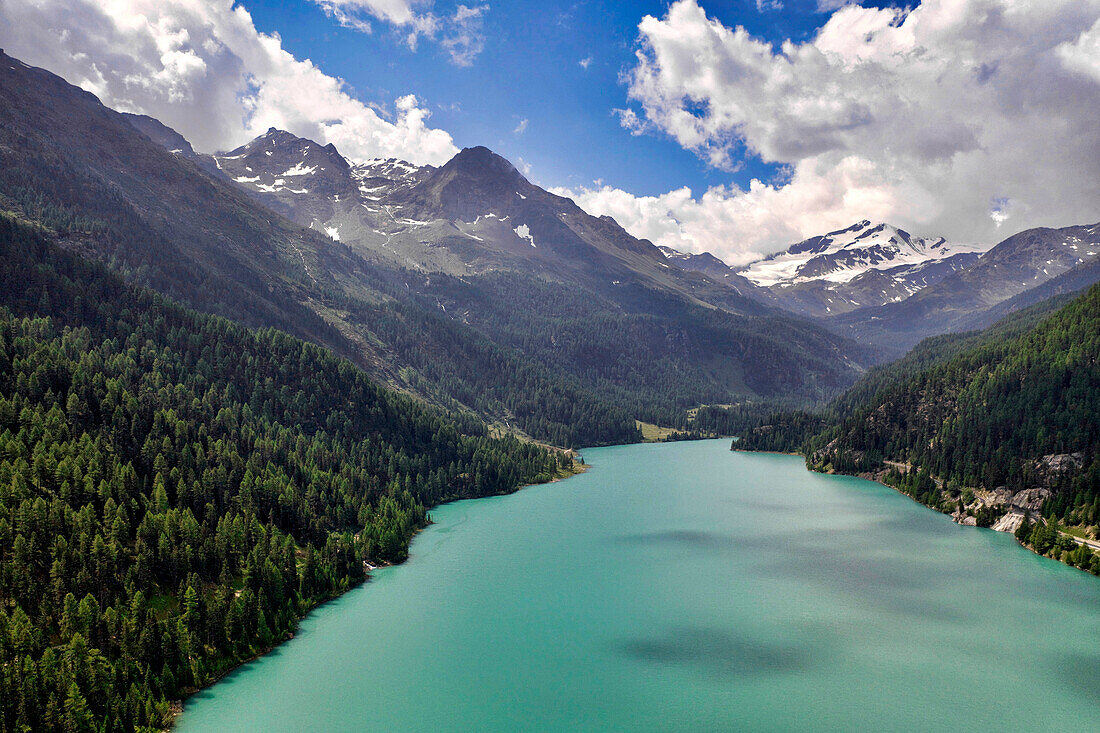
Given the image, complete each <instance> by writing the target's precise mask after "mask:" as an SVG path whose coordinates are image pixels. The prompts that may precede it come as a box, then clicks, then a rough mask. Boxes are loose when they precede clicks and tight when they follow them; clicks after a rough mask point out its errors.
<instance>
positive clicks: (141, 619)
mask: <svg viewBox="0 0 1100 733" xmlns="http://www.w3.org/2000/svg"><path fill="white" fill-rule="evenodd" d="M0 304H2V306H3V307H2V308H0V666H2V673H0V728H2V729H3V730H23V729H29V730H47V729H57V730H133V729H157V728H162V727H163V726H165V725H166V723H167V722H168V720H169V718H170V703H169V701H170V700H173V699H178V698H180V697H181V696H183V695H185V694H186V693H187V692H188V691H189V690H192V689H194V688H196V687H198V686H200V685H203V684H206V683H209V682H210V681H212V680H213V679H215V678H216V677H217V676H219V675H220V674H222V673H223V672H225V671H226V670H227V669H229V668H231V667H232V666H234V665H236V664H237V663H239V662H240V661H241V660H244V659H247V658H249V657H251V656H253V655H255V654H257V653H259V652H261V651H263V650H265V649H267V648H269V647H270V646H271V645H273V644H274V643H276V642H277V641H279V640H281V639H283V638H286V636H287V635H288V634H290V633H291V632H292V631H293V630H294V629H295V626H296V622H297V620H298V619H299V618H300V617H301V616H302V614H303V613H305V612H306V611H307V610H308V609H309V608H311V607H312V606H314V605H316V604H317V603H319V602H321V601H323V600H325V599H327V598H331V597H332V596H334V595H336V594H338V593H340V592H342V591H343V590H345V589H347V588H348V587H350V586H352V585H354V584H356V583H358V582H360V581H362V580H363V578H364V563H365V562H371V563H381V562H390V561H400V560H402V559H403V558H404V557H405V553H406V547H407V544H408V541H409V539H410V538H411V536H412V534H413V533H414V532H415V531H416V530H417V529H418V528H419V527H422V526H423V525H424V524H425V522H426V521H427V515H426V508H427V507H429V506H431V505H433V504H436V503H438V502H440V501H444V500H447V499H451V498H457V497H474V496H483V495H489V494H498V493H502V492H508V491H512V490H514V489H516V488H517V487H518V486H520V485H522V484H524V483H529V482H536V481H545V480H548V479H550V478H551V477H553V476H556V475H559V474H562V473H563V472H565V471H568V470H569V467H570V460H569V459H568V458H567V457H566V456H565V455H563V454H557V453H554V452H551V451H549V450H546V449H543V448H540V447H537V446H534V445H531V444H528V443H522V442H520V441H519V440H516V439H514V438H505V439H494V438H490V437H488V436H487V430H486V427H485V426H484V425H483V424H482V423H481V422H480V421H479V420H476V419H474V418H471V417H468V416H462V415H456V414H445V413H443V412H441V411H439V410H436V409H431V408H428V407H425V406H424V405H422V404H421V403H418V402H416V401H414V400H412V399H410V398H407V397H404V396H400V395H397V394H395V393H392V392H388V391H386V390H384V389H381V388H379V387H378V386H376V385H375V384H374V383H373V382H372V381H371V380H370V379H369V378H368V377H366V375H365V374H364V373H363V372H362V371H360V370H359V369H358V368H356V367H355V366H353V365H352V364H350V363H349V362H347V361H344V360H341V359H339V358H337V357H335V356H333V355H332V354H331V353H330V352H328V351H326V350H325V349H323V348H320V347H317V346H314V345H312V344H308V343H305V342H302V341H300V340H298V339H296V338H293V337H291V336H288V335H286V334H284V333H281V332H279V331H275V330H264V331H251V330H248V329H246V328H244V327H242V326H239V325H237V324H234V323H232V322H230V321H227V320H224V319H222V318H218V317H214V316H209V315H203V314H199V313H196V312H194V311H191V310H188V309H186V308H183V307H181V306H178V305H176V304H174V303H173V302H171V301H169V300H166V299H164V298H163V297H162V296H160V295H157V294H155V293H153V292H152V291H149V290H145V289H142V288H138V287H134V286H130V285H127V284H125V283H124V282H123V281H122V280H121V279H120V278H119V277H118V276H116V275H114V274H111V273H109V272H108V271H107V270H106V269H104V268H103V267H101V266H99V265H97V264H94V263H91V262H89V261H87V260H84V259H82V258H80V257H77V256H74V255H71V254H68V253H65V252H63V251H61V250H59V249H58V248H56V247H55V246H54V245H52V244H51V243H50V242H49V241H47V239H46V238H45V237H43V236H42V235H41V234H40V233H39V232H38V231H36V230H35V229H34V228H33V227H30V226H27V225H24V224H20V223H17V222H15V221H13V220H12V219H10V218H0Z"/></svg>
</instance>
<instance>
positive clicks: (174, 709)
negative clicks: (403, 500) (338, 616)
mask: <svg viewBox="0 0 1100 733" xmlns="http://www.w3.org/2000/svg"><path fill="white" fill-rule="evenodd" d="M567 452H569V453H571V454H572V455H573V467H572V471H571V473H569V475H567V476H561V475H559V476H555V477H554V478H552V479H550V480H549V481H543V482H541V483H530V484H522V485H520V486H517V487H516V488H515V489H514V490H513V491H508V492H505V493H503V494H487V495H485V496H472V497H467V498H455V499H450V500H448V501H445V502H441V503H439V504H435V505H434V506H432V507H431V508H430V509H428V510H427V513H428V519H427V523H426V524H425V525H424V526H423V527H418V528H417V529H416V530H414V531H413V533H412V534H411V535H410V536H409V539H408V541H407V542H406V546H405V549H406V550H408V548H409V547H410V546H411V545H412V542H413V540H414V539H416V536H417V535H418V534H420V533H421V532H423V531H424V530H426V529H427V528H428V527H430V526H431V525H433V524H434V522H433V521H432V520H431V514H430V512H431V510H432V509H436V508H438V507H441V506H444V505H446V504H450V503H452V502H456V501H477V500H478V499H488V498H490V497H492V496H512V495H513V494H518V493H519V492H521V491H523V490H524V489H527V488H530V487H532V486H546V485H548V484H556V483H559V482H561V481H565V480H567V479H571V478H573V477H574V476H579V475H580V474H582V473H584V472H586V471H587V470H588V468H589V466H588V464H587V463H581V462H580V461H579V460H577V459H578V458H580V451H578V450H571V449H570V450H568V451H567ZM408 560H409V558H408V557H407V556H406V558H405V559H404V560H402V561H401V562H399V563H392V562H382V563H381V564H379V565H370V564H369V563H367V562H366V561H364V562H363V565H364V570H365V573H364V576H363V579H362V580H360V581H359V582H357V583H353V584H352V585H349V586H348V587H347V588H345V589H343V590H341V591H340V592H339V593H335V594H334V595H332V596H330V597H328V598H325V599H323V600H321V601H319V602H317V603H315V604H313V605H312V606H310V607H309V608H307V609H305V611H304V612H303V613H302V614H301V615H300V616H299V617H298V618H297V621H296V623H295V630H297V627H298V624H300V623H301V622H302V621H304V620H306V619H307V618H308V617H309V616H310V614H312V613H313V612H314V611H316V610H317V609H319V608H321V607H322V606H325V605H328V604H329V603H332V602H333V601H335V600H337V599H339V598H343V597H344V596H345V595H347V594H348V593H349V592H351V591H353V590H355V589H356V588H361V587H363V586H364V585H367V584H368V583H370V581H371V575H370V573H371V572H372V571H374V570H380V569H382V568H392V567H398V566H400V565H404V564H405V563H406V562H408ZM295 636H296V634H295V632H291V633H290V634H288V635H287V636H286V637H284V638H282V639H279V640H278V641H276V642H275V643H273V644H272V645H271V646H270V647H266V648H264V649H263V650H261V651H258V652H256V653H255V654H253V655H252V656H250V657H248V658H247V659H242V660H241V661H239V662H237V663H236V664H233V665H232V666H230V667H228V668H227V669H225V670H224V671H223V672H221V673H220V674H218V675H217V676H216V677H215V678H214V679H212V680H210V682H208V683H206V684H204V685H202V686H201V687H196V688H195V689H194V690H191V691H190V692H188V693H187V696H186V697H182V698H180V699H178V700H170V701H169V705H170V717H169V720H168V722H167V725H166V726H165V727H163V728H161V729H160V730H162V731H164V733H169V732H170V731H171V730H173V729H174V728H175V727H176V723H177V722H178V721H179V719H180V718H181V717H182V716H183V713H184V708H185V706H186V703H187V700H189V699H190V698H191V697H192V696H193V695H196V694H198V693H200V692H202V691H203V690H207V689H209V688H211V687H213V686H214V685H216V684H217V683H219V682H221V681H222V680H223V679H225V678H226V677H228V676H229V675H230V674H232V673H234V672H236V671H237V670H239V669H241V668H242V667H244V666H245V665H246V664H250V663H252V662H255V661H256V660H258V659H260V658H261V657H265V656H267V655H268V654H270V653H271V652H273V651H275V650H276V649H278V648H279V647H281V646H282V645H283V644H286V643H287V642H289V641H292V640H293V639H294V637H295Z"/></svg>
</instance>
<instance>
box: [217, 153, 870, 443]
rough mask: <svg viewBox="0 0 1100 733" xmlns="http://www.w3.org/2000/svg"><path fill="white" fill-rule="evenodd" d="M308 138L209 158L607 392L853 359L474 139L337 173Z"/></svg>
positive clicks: (486, 326) (768, 377)
mask: <svg viewBox="0 0 1100 733" xmlns="http://www.w3.org/2000/svg"><path fill="white" fill-rule="evenodd" d="M319 147H320V146H317V145H316V143H312V142H310V141H308V140H304V139H301V138H296V137H294V136H292V135H288V134H287V133H282V132H279V131H269V132H268V133H266V134H265V135H263V136H261V137H260V138H257V139H256V140H254V141H253V142H251V143H249V144H248V145H246V146H243V147H242V148H240V149H238V150H237V151H233V152H232V153H230V154H227V155H224V156H219V157H218V164H219V165H220V166H221V167H222V169H223V170H226V171H228V172H230V174H231V175H232V177H233V178H234V180H235V181H237V182H238V183H239V184H240V185H241V186H243V187H245V188H246V189H247V190H249V191H250V192H251V193H252V194H253V195H255V196H257V197H258V198H259V200H263V201H265V202H270V205H271V206H273V207H274V208H278V209H279V210H282V211H286V212H287V213H288V214H289V215H291V216H294V217H296V219H297V220H298V221H299V222H300V223H302V224H308V225H310V226H313V227H315V228H318V229H323V230H325V231H329V232H330V233H331V234H332V235H333V236H335V237H339V239H340V241H341V242H343V243H346V244H348V245H349V246H350V247H351V248H352V249H353V250H354V251H355V252H356V253H359V254H361V255H363V256H364V257H367V258H371V259H372V260H373V261H375V262H377V263H378V264H379V265H381V266H385V265H386V264H387V263H389V264H390V265H400V266H404V267H407V268H410V269H412V270H413V271H414V272H416V273H417V274H415V275H412V274H410V275H406V276H402V277H403V282H404V283H405V284H406V286H407V287H408V289H409V293H410V294H412V295H413V297H416V298H418V299H419V302H420V303H421V304H423V305H424V306H425V307H427V308H434V309H437V310H438V311H439V312H440V313H442V314H445V315H446V316H447V317H448V318H454V319H458V320H461V322H463V323H465V324H468V325H470V326H472V327H474V328H476V329H478V330H479V331H480V332H481V333H482V334H483V335H485V336H486V338H491V339H492V340H494V341H496V342H497V343H503V344H506V345H507V346H508V347H510V348H515V349H518V350H521V351H522V352H523V353H525V354H528V355H530V356H534V357H535V358H537V359H538V361H540V362H541V363H545V364H557V365H560V366H561V368H563V369H565V370H566V371H568V372H569V373H570V374H572V375H574V376H576V377H578V378H580V380H581V383H582V384H584V385H586V386H589V387H590V388H593V389H595V390H597V391H598V392H600V393H601V394H609V393H612V392H613V393H615V395H616V397H615V400H616V401H617V402H619V403H620V404H632V405H638V404H639V399H640V395H649V396H647V397H644V398H641V399H642V400H643V401H652V395H653V394H654V393H655V392H659V393H660V394H662V395H665V399H666V400H667V401H666V403H665V404H669V403H671V404H677V405H682V406H684V407H687V406H689V405H691V403H692V400H693V397H692V395H694V401H695V402H696V403H698V402H707V401H716V402H721V403H725V402H729V401H733V400H736V399H738V396H737V395H742V396H746V395H750V394H751V395H756V396H763V395H767V396H768V397H769V398H774V397H775V396H777V395H778V394H779V393H780V392H782V391H783V390H787V391H791V392H793V393H794V394H801V395H803V396H805V395H807V394H814V395H817V396H820V395H824V394H827V393H828V392H829V391H831V390H832V389H835V386H832V385H838V384H840V383H841V381H842V379H843V378H842V377H841V378H838V377H839V374H838V373H836V372H834V373H833V374H831V375H826V378H825V379H824V380H822V379H819V378H817V377H814V378H812V380H807V379H805V377H804V376H802V375H805V374H807V373H808V372H810V371H813V372H818V371H822V373H823V374H824V373H826V372H829V371H830V367H829V366H828V362H829V361H830V360H833V359H836V358H839V359H840V360H841V361H842V362H847V363H849V364H851V365H853V366H854V365H858V364H859V363H860V361H861V360H862V359H863V357H862V356H861V355H859V354H857V353H856V352H855V351H853V350H850V346H848V345H844V344H843V342H838V341H834V340H832V337H830V336H827V335H821V334H820V333H818V332H817V329H815V328H813V327H811V326H809V324H806V323H804V322H798V321H795V320H792V319H789V318H788V317H786V316H784V314H782V313H781V312H780V311H778V310H775V309H772V308H769V307H768V306H767V305H766V301H768V300H769V299H770V294H768V293H767V292H766V291H762V290H761V289H759V288H756V287H755V286H752V285H751V284H750V283H748V282H747V281H744V280H743V279H741V278H737V279H738V280H739V281H740V282H741V283H743V285H744V287H743V289H742V290H736V289H734V288H730V287H727V286H725V285H722V284H720V283H718V282H715V280H713V279H711V278H708V277H703V276H700V275H699V274H696V273H692V272H687V271H685V270H683V269H681V268H679V267H675V266H673V265H670V263H669V262H668V260H667V259H666V258H665V257H663V256H662V253H661V252H660V251H659V250H658V249H657V248H655V247H654V246H653V245H652V244H650V243H649V242H646V241H644V240H638V239H636V238H634V237H632V236H630V235H629V234H627V233H626V232H625V231H624V230H623V229H622V228H621V227H619V226H618V224H616V223H615V222H614V220H612V219H610V218H607V217H604V218H596V217H592V216H589V215H588V214H586V213H585V212H583V211H582V210H580V209H579V208H578V207H577V206H576V205H575V204H574V203H573V202H572V201H570V200H568V199H564V198H561V197H559V196H555V195H553V194H550V193H549V192H547V191H545V190H543V189H541V188H539V187H538V186H535V185H533V184H531V183H530V182H529V181H527V180H526V179H525V178H524V177H523V176H522V174H520V173H519V171H517V170H516V169H515V167H514V166H512V165H511V164H510V163H509V162H508V161H506V160H505V159H503V158H501V157H500V156H498V155H496V154H494V153H493V152H492V151H490V150H488V149H486V148H469V149H466V150H463V151H462V152H460V153H459V154H458V155H456V156H455V157H454V159H452V160H451V161H449V162H448V163H447V164H445V165H443V166H441V167H440V168H438V169H434V168H416V167H414V166H409V165H403V164H401V163H399V162H396V161H376V162H373V163H370V164H366V165H356V166H351V165H349V166H347V168H346V169H344V168H343V167H340V168H339V169H338V168H337V167H336V166H320V167H317V166H316V164H315V161H317V160H318V159H319V156H318V150H319ZM320 168H326V170H325V172H324V175H325V176H330V175H334V176H337V177H338V178H339V179H340V180H342V181H343V187H342V189H341V190H340V191H336V190H333V189H332V188H331V187H329V188H327V189H325V188H322V187H321V186H319V185H316V183H315V182H314V181H315V179H316V176H319V175H321V170H320ZM288 170H293V171H296V172H297V171H300V172H303V176H302V177H301V178H295V180H299V181H301V182H300V183H293V184H292V183H290V182H289V181H290V178H289V177H288V176H286V175H284V173H285V172H286V171H288ZM334 171H335V172H334ZM368 171H369V173H370V174H371V175H370V176H369V177H368V176H367V175H365V172H368ZM353 185H354V186H356V187H357V192H352V188H353ZM337 199H338V200H337ZM582 294H583V295H582ZM559 303H561V304H562V307H560V308H559V307H557V305H558V304H559ZM746 317H749V318H755V319H766V320H764V321H760V322H756V321H753V320H746ZM765 324H766V325H765ZM754 354H756V355H757V356H756V357H755V358H754V356H753V355H754ZM750 362H751V363H750ZM785 362H793V363H801V364H802V365H803V366H800V367H798V368H796V369H794V370H792V369H790V368H789V367H788V366H787V365H786V364H785ZM764 364H770V365H772V366H771V367H768V368H764V367H763V365H764ZM800 372H801V374H800ZM784 385H785V386H784ZM631 409H639V408H637V407H634V408H631ZM645 409H649V408H645ZM663 412H665V413H667V412H668V411H667V410H663ZM662 417H663V419H666V420H668V419H671V420H674V421H675V420H677V419H683V415H682V414H681V415H680V416H679V417H677V416H676V415H675V414H671V415H669V414H665V415H663V416H662Z"/></svg>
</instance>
